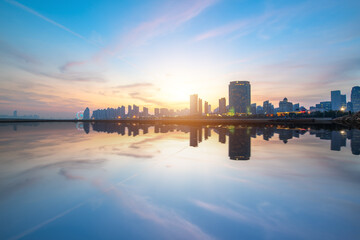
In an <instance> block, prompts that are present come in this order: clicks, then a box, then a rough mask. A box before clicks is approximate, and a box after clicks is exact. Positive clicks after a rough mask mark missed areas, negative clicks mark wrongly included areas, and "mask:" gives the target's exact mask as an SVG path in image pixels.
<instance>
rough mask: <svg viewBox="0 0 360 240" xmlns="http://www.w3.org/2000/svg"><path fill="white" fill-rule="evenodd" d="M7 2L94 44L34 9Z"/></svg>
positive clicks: (10, 0) (10, 1)
mask: <svg viewBox="0 0 360 240" xmlns="http://www.w3.org/2000/svg"><path fill="white" fill-rule="evenodd" d="M5 1H6V2H8V3H10V4H12V5H14V6H16V7H18V8H21V9H22V10H25V11H27V12H28V13H31V14H33V15H35V16H37V17H39V18H41V19H43V20H45V21H46V22H48V23H51V24H52V25H54V26H56V27H58V28H61V29H63V30H65V31H66V32H68V33H70V34H72V35H74V36H75V37H78V38H80V39H82V40H85V41H86V42H89V43H92V44H94V42H92V41H90V40H88V39H86V38H85V37H84V36H82V35H80V34H78V33H76V32H74V31H72V30H70V29H69V28H67V27H65V26H64V25H61V24H60V23H57V22H55V21H54V20H51V19H50V18H47V17H45V16H44V15H42V14H40V13H38V12H36V11H35V10H33V9H31V8H29V7H27V6H25V5H23V4H21V3H19V2H17V1H14V0H5Z"/></svg>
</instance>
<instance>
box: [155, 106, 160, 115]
mask: <svg viewBox="0 0 360 240" xmlns="http://www.w3.org/2000/svg"><path fill="white" fill-rule="evenodd" d="M154 115H155V117H159V116H160V109H159V108H155V109H154Z"/></svg>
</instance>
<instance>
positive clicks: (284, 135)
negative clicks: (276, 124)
mask: <svg viewBox="0 0 360 240" xmlns="http://www.w3.org/2000/svg"><path fill="white" fill-rule="evenodd" d="M278 133H279V139H280V140H282V141H283V142H284V143H287V142H288V140H289V139H292V138H293V130H288V129H279V131H278Z"/></svg>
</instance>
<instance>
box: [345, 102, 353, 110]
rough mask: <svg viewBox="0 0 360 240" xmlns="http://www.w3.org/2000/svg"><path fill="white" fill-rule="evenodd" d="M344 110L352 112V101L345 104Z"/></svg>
mask: <svg viewBox="0 0 360 240" xmlns="http://www.w3.org/2000/svg"><path fill="white" fill-rule="evenodd" d="M346 111H348V112H350V111H351V112H353V107H352V102H348V103H347V104H346Z"/></svg>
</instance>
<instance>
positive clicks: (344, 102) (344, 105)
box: [340, 94, 346, 111]
mask: <svg viewBox="0 0 360 240" xmlns="http://www.w3.org/2000/svg"><path fill="white" fill-rule="evenodd" d="M340 104H341V106H340V110H341V111H345V110H346V95H345V94H341V102H340Z"/></svg>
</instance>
